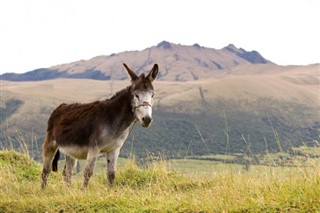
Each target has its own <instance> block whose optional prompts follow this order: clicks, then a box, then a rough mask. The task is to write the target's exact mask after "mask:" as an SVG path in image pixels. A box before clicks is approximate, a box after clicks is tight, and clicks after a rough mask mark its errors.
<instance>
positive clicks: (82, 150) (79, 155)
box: [59, 145, 88, 159]
mask: <svg viewBox="0 0 320 213" xmlns="http://www.w3.org/2000/svg"><path fill="white" fill-rule="evenodd" d="M59 150H60V151H61V152H63V153H64V154H66V155H69V156H70V157H72V158H75V159H87V155H88V147H86V146H84V147H79V146H76V145H73V146H59Z"/></svg>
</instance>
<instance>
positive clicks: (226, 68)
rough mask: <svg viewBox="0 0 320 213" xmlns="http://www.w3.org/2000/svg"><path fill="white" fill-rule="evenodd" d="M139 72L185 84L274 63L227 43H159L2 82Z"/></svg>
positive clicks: (121, 76) (104, 77)
mask: <svg viewBox="0 0 320 213" xmlns="http://www.w3.org/2000/svg"><path fill="white" fill-rule="evenodd" d="M124 62H125V63H127V64H128V65H129V66H130V67H131V68H132V69H133V70H136V71H137V72H138V73H141V72H143V71H146V70H148V69H150V67H151V66H152V65H153V64H154V63H158V64H159V65H160V68H161V72H160V76H159V78H158V79H159V80H164V81H188V80H201V79H208V78H217V77H221V76H223V75H226V74H227V73H228V72H230V70H232V69H233V68H234V67H237V66H239V65H249V64H273V63H272V62H270V61H268V60H267V59H265V58H264V57H263V56H262V55H261V54H260V53H258V52H257V51H246V50H244V49H243V48H237V47H235V46H234V45H233V44H230V45H228V46H226V47H224V48H222V49H213V48H206V47H202V46H200V45H199V44H194V45H192V46H187V45H180V44H174V43H170V42H167V41H162V42H160V43H159V44H158V45H156V46H152V47H149V48H146V49H144V50H142V51H126V52H121V53H118V54H111V55H109V56H97V57H94V58H92V59H90V60H80V61H76V62H72V63H68V64H62V65H57V66H52V67H50V68H41V69H36V70H33V71H30V72H26V73H23V74H15V73H5V74H3V75H1V79H3V80H9V81H39V80H49V79H56V78H80V79H95V80H123V79H126V78H127V75H126V73H125V72H123V67H122V63H124Z"/></svg>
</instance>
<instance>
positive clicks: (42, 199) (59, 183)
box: [0, 151, 320, 212]
mask: <svg viewBox="0 0 320 213" xmlns="http://www.w3.org/2000/svg"><path fill="white" fill-rule="evenodd" d="M311 160H312V159H311ZM101 167H102V165H100V166H97V168H96V171H95V174H94V176H93V178H92V179H91V181H90V184H89V187H88V189H87V190H85V191H81V190H80V188H81V184H82V175H75V176H74V177H73V180H72V186H71V187H69V188H68V187H66V186H65V184H64V182H63V180H62V177H61V174H60V173H51V174H50V177H49V181H48V187H47V189H46V190H45V191H42V190H41V189H40V173H41V165H40V164H38V163H36V162H34V161H33V160H31V159H30V158H29V157H28V156H26V155H22V154H19V153H17V152H14V151H2V152H0V212H317V211H320V175H319V169H320V166H319V163H317V161H315V163H314V164H312V165H310V166H308V167H295V168H292V167H283V168H281V167H271V166H252V167H251V169H250V171H244V170H243V169H241V167H240V166H239V165H233V164H221V163H214V162H212V161H199V160H198V161H197V160H192V159H186V160H174V161H169V162H168V161H160V162H154V163H150V164H148V165H146V166H145V167H144V168H141V167H139V166H137V164H136V162H135V161H134V160H125V161H122V163H121V166H120V167H119V170H118V173H117V177H116V185H115V186H114V187H113V188H111V189H110V188H108V187H107V184H106V177H105V176H106V175H105V172H101V171H99V170H101ZM97 170H98V171H97Z"/></svg>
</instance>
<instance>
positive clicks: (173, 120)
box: [0, 64, 320, 157]
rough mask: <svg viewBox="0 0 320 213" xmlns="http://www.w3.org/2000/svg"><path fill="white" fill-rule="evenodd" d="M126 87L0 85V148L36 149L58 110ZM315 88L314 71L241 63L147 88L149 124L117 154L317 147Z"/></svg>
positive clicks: (66, 82) (58, 82)
mask: <svg viewBox="0 0 320 213" xmlns="http://www.w3.org/2000/svg"><path fill="white" fill-rule="evenodd" d="M257 66H258V68H259V69H258V70H261V71H260V72H255V70H256V68H257ZM160 72H161V71H160ZM127 85H129V82H128V80H126V81H93V80H87V79H55V80H50V81H38V82H10V81H3V84H2V98H1V101H0V102H1V106H3V107H2V108H1V112H3V113H2V115H4V117H2V118H1V119H0V127H1V130H2V131H1V135H0V138H1V139H0V146H1V147H8V146H9V147H10V143H13V142H14V141H15V142H14V143H15V144H16V146H18V147H19V140H20V141H21V140H24V141H26V142H27V144H28V146H29V147H30V148H31V147H36V145H38V150H41V148H40V147H41V143H42V138H43V136H44V135H45V130H46V122H47V119H48V118H49V116H50V113H51V112H52V110H53V109H54V108H55V107H57V106H58V105H59V104H60V103H62V102H66V103H73V102H81V103H84V102H90V101H94V100H99V99H104V98H107V97H109V96H111V95H112V94H113V93H115V92H116V91H118V90H120V89H122V88H124V87H126V86H127ZM319 85H320V76H319V64H316V65H309V66H276V65H272V64H260V65H253V64H247V65H243V66H237V67H235V68H234V69H232V70H230V74H229V75H226V76H224V77H223V78H219V79H211V80H198V81H187V82H179V81H155V83H154V87H155V105H154V122H153V124H152V126H151V127H150V128H148V129H145V128H141V127H139V125H136V126H135V127H134V129H133V131H132V133H131V135H130V137H129V138H128V140H127V142H126V144H125V146H124V148H123V149H122V151H121V154H122V156H128V155H129V154H130V153H131V152H134V153H135V154H137V155H138V156H144V155H145V154H146V153H147V152H152V153H163V154H164V155H166V156H169V157H184V156H186V155H192V154H197V155H200V154H209V153H225V152H226V151H228V152H231V153H242V152H245V151H246V150H247V149H248V146H250V147H249V148H250V150H251V151H252V152H254V153H264V152H265V151H266V150H267V151H270V152H271V151H279V150H281V149H282V150H287V149H290V148H291V147H292V146H299V145H301V144H302V143H309V142H312V141H319V134H320V122H319V121H320V115H319V104H320V103H319V101H320V100H319V89H320V88H319ZM79 88H81V91H79ZM9 106H11V107H9ZM12 107H13V108H12ZM9 108H12V110H10V109H9ZM244 140H245V141H244ZM35 141H36V142H35ZM279 141H280V146H279V144H278V142H279ZM1 143H2V144H1ZM38 154H39V153H38ZM35 155H36V154H35Z"/></svg>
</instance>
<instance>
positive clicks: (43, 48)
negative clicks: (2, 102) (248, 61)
mask: <svg viewBox="0 0 320 213" xmlns="http://www.w3.org/2000/svg"><path fill="white" fill-rule="evenodd" d="M163 40H166V41H169V42H173V43H178V44H183V45H193V44H194V43H198V44H199V45H201V46H205V47H210V48H215V49H220V48H223V47H224V46H227V45H228V44H230V43H232V44H234V45H236V46H237V47H242V48H244V49H246V50H248V51H251V50H257V51H259V52H260V53H261V54H262V55H263V56H264V57H265V58H267V59H268V60H271V61H273V62H275V63H277V64H279V65H289V64H290V65H291V64H292V65H307V64H311V63H320V1H319V0H241V1H240V0H220V1H218V0H197V1H192V0H185V1H182V0H161V1H151V0H112V1H107V0H1V2H0V73H5V72H16V73H22V72H26V71H31V70H33V69H37V68H42V67H50V66H54V65H58V64H62V63H69V62H73V61H77V60H81V59H85V60H86V59H90V58H92V57H95V56H98V55H110V54H112V53H119V52H122V51H131V50H143V49H145V48H148V47H151V46H154V45H157V44H158V43H159V42H161V41H163Z"/></svg>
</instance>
